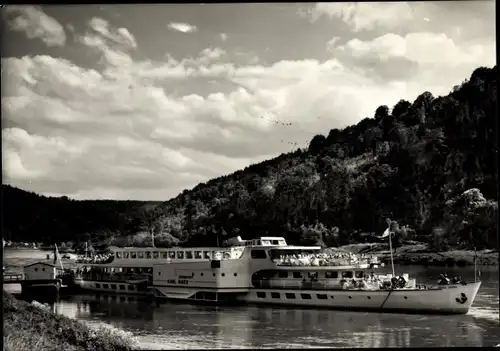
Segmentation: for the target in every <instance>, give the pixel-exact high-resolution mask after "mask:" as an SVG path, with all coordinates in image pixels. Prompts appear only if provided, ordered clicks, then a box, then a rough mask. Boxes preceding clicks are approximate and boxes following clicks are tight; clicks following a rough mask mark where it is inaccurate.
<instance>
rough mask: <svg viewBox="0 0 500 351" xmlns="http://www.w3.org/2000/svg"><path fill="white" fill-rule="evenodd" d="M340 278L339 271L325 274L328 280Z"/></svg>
mask: <svg viewBox="0 0 500 351" xmlns="http://www.w3.org/2000/svg"><path fill="white" fill-rule="evenodd" d="M338 277H339V272H337V271H333V272H325V278H326V279H337V278H338Z"/></svg>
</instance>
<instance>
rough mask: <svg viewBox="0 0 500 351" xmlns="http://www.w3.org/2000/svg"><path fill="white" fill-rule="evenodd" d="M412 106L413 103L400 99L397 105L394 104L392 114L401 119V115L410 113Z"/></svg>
mask: <svg viewBox="0 0 500 351" xmlns="http://www.w3.org/2000/svg"><path fill="white" fill-rule="evenodd" d="M410 106H411V103H410V102H409V101H406V100H402V99H401V100H399V101H398V103H397V104H396V105H394V107H393V109H392V115H393V116H394V117H395V118H396V119H399V118H401V116H403V115H404V114H406V113H408V110H409V108H410Z"/></svg>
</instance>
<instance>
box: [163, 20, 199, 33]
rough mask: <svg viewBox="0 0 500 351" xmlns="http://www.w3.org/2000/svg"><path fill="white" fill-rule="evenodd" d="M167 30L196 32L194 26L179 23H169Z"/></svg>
mask: <svg viewBox="0 0 500 351" xmlns="http://www.w3.org/2000/svg"><path fill="white" fill-rule="evenodd" d="M168 28H169V29H172V30H175V31H178V32H182V33H192V32H196V31H197V28H196V26H193V25H190V24H188V23H180V22H172V23H169V25H168Z"/></svg>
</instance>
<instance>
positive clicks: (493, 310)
mask: <svg viewBox="0 0 500 351" xmlns="http://www.w3.org/2000/svg"><path fill="white" fill-rule="evenodd" d="M445 270H446V271H447V272H448V274H449V275H453V274H460V275H462V277H463V278H464V279H470V280H472V279H473V276H474V273H473V269H472V268H457V269H449V268H447V269H444V268H424V267H415V266H414V267H409V266H405V267H400V268H398V269H397V272H408V273H410V274H411V275H412V276H415V277H416V278H417V279H418V281H419V282H427V283H434V282H435V280H436V277H437V276H438V275H439V273H442V272H443V271H445ZM481 271H482V272H481V273H482V277H481V279H482V280H483V285H482V286H481V289H480V291H479V294H478V296H477V298H476V300H475V301H474V305H473V307H472V309H471V311H470V312H469V314H467V315H457V316H431V315H430V316H427V315H404V314H388V313H363V312H345V311H335V310H326V309H293V308H283V307H257V306H240V307H214V306H199V305H198V306H196V305H190V304H170V303H166V304H162V305H160V306H159V307H158V306H156V304H155V303H154V302H152V301H151V300H148V299H141V298H139V299H138V298H133V297H123V296H122V297H120V296H118V297H117V296H113V297H112V296H103V295H101V296H97V295H80V296H66V297H64V296H62V297H61V298H60V300H59V301H58V302H57V303H55V304H53V306H52V308H53V310H54V311H56V312H57V313H61V314H63V315H66V316H69V317H73V318H77V319H80V320H85V321H88V322H90V323H99V322H105V323H109V324H112V325H114V326H115V327H118V328H122V329H124V330H127V331H130V332H132V333H133V334H134V335H135V336H137V338H138V339H139V341H140V343H141V345H142V346H144V347H146V348H150V349H162V348H163V349H176V348H295V347H367V348H368V347H415V346H424V347H425V346H492V345H497V344H499V343H500V323H499V305H498V304H499V298H498V289H499V285H498V268H497V267H482V268H481ZM426 277H427V279H426Z"/></svg>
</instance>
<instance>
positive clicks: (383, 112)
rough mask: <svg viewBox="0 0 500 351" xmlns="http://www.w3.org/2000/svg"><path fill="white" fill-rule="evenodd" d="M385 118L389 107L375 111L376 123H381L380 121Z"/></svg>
mask: <svg viewBox="0 0 500 351" xmlns="http://www.w3.org/2000/svg"><path fill="white" fill-rule="evenodd" d="M387 116H389V107H387V106H386V105H382V106H379V107H377V109H376V110H375V121H377V123H380V121H382V119H384V118H386V117H387Z"/></svg>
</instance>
